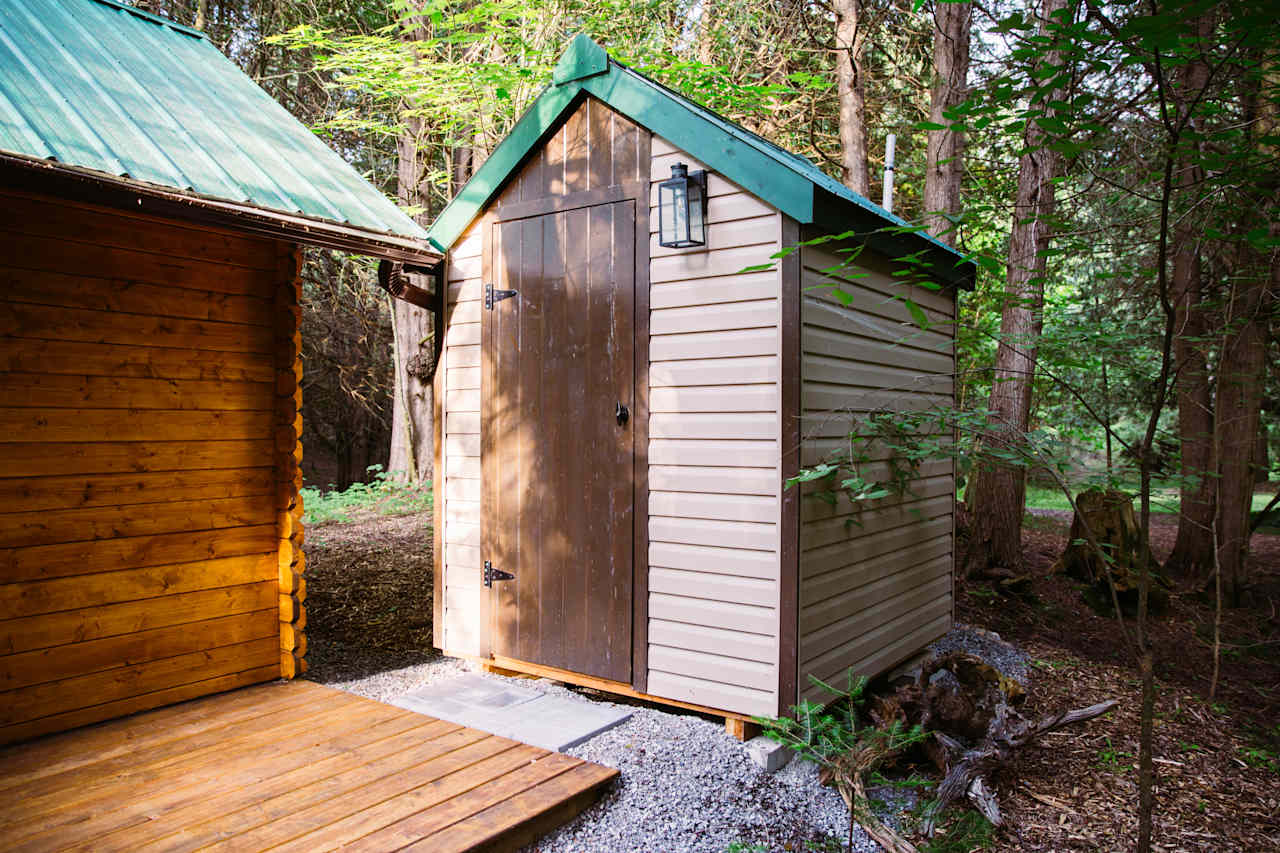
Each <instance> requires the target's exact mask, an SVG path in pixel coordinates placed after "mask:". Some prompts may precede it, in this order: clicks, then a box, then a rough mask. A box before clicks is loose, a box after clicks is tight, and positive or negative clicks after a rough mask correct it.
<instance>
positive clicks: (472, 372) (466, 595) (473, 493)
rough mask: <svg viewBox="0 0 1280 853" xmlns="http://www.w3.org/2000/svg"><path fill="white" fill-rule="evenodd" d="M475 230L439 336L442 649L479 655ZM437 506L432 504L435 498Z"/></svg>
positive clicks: (465, 242)
mask: <svg viewBox="0 0 1280 853" xmlns="http://www.w3.org/2000/svg"><path fill="white" fill-rule="evenodd" d="M482 227H483V220H480V221H477V222H476V224H474V225H472V226H471V228H470V229H469V230H468V231H467V232H466V234H464V235H463V236H462V238H461V239H460V240H459V241H458V243H457V245H455V246H454V247H453V250H452V251H451V252H450V253H449V264H448V274H447V280H448V288H449V308H448V311H449V316H448V319H447V321H446V322H447V329H448V331H447V332H446V334H445V346H444V359H443V362H442V363H441V364H440V369H441V370H443V371H444V372H445V374H444V405H443V406H442V407H441V411H442V412H443V413H444V428H443V431H442V433H441V441H442V444H443V447H442V450H441V456H442V458H443V462H444V470H443V471H442V472H438V475H437V480H438V481H441V482H443V483H444V488H443V489H442V490H441V491H442V495H443V500H444V505H443V507H442V510H443V517H444V647H445V649H447V650H448V651H449V652H452V653H454V654H467V655H475V654H479V653H480V633H481V631H482V629H483V624H482V618H483V613H484V608H483V607H482V606H481V604H482V600H481V592H482V590H483V587H482V586H481V584H480V563H481V558H480V311H481V306H482V305H483V292H482V291H483V287H484V285H483V283H482V281H481V276H482V273H483V270H482V266H481V264H482V246H483V240H482V230H481V229H482ZM437 499H439V497H438V498H437Z"/></svg>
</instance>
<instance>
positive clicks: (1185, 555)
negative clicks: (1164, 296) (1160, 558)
mask: <svg viewBox="0 0 1280 853" xmlns="http://www.w3.org/2000/svg"><path fill="white" fill-rule="evenodd" d="M1179 230H1181V228H1180V229H1179ZM1174 243H1175V245H1177V246H1178V249H1177V250H1176V252H1175V254H1174V257H1173V301H1174V308H1175V310H1176V311H1177V320H1176V322H1177V329H1178V336H1177V337H1176V338H1174V360H1175V362H1176V364H1177V366H1178V379H1177V393H1178V436H1179V440H1180V441H1181V443H1182V463H1181V466H1182V467H1181V474H1182V484H1181V486H1180V488H1179V492H1180V505H1181V510H1180V511H1179V514H1178V537H1177V539H1176V540H1175V542H1174V545H1173V552H1172V553H1171V554H1170V555H1169V560H1168V564H1167V568H1168V571H1169V572H1170V573H1171V574H1173V575H1177V576H1181V577H1183V578H1186V579H1188V580H1191V581H1196V582H1198V581H1202V580H1204V579H1205V578H1208V577H1209V576H1210V575H1211V574H1212V573H1213V515H1214V512H1215V507H1216V501H1217V490H1218V482H1217V478H1216V477H1215V476H1214V473H1215V470H1216V465H1217V462H1216V461H1215V460H1214V458H1213V457H1214V453H1213V400H1212V391H1211V388H1210V384H1209V367H1208V362H1207V359H1206V357H1205V352H1204V344H1205V339H1206V337H1207V334H1208V323H1207V322H1206V318H1205V308H1204V306H1203V304H1202V303H1201V300H1202V290H1201V288H1202V283H1201V271H1200V257H1199V253H1198V250H1197V246H1196V239H1195V237H1194V235H1187V234H1180V235H1179V236H1178V237H1177V238H1175V241H1174Z"/></svg>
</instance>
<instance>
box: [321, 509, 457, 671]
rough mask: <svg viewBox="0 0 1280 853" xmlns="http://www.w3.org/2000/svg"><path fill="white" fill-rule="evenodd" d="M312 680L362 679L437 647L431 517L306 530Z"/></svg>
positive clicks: (432, 654) (422, 657) (429, 654)
mask: <svg viewBox="0 0 1280 853" xmlns="http://www.w3.org/2000/svg"><path fill="white" fill-rule="evenodd" d="M306 540H307V541H306V544H305V548H306V554H307V573H306V578H307V645H308V651H307V663H308V665H309V667H310V671H309V672H308V674H307V677H308V678H309V679H311V680H313V681H319V682H321V683H325V682H334V681H347V680H351V679H355V678H362V677H364V676H367V675H371V674H373V673H376V672H383V671H386V670H389V669H399V668H401V667H406V666H413V665H414V664H419V663H424V662H426V661H429V660H432V659H434V658H437V657H439V652H437V651H436V650H435V649H434V648H432V640H431V618H432V610H431V607H432V595H431V588H432V586H431V584H432V581H431V513H429V512H426V513H417V514H413V515H402V516H393V517H366V518H363V519H361V520H358V521H353V522H350V523H330V524H323V525H316V526H314V527H308V528H307V531H306Z"/></svg>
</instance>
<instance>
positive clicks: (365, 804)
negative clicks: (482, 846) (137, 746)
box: [213, 737, 546, 853]
mask: <svg viewBox="0 0 1280 853" xmlns="http://www.w3.org/2000/svg"><path fill="white" fill-rule="evenodd" d="M476 747H486V748H488V749H489V750H492V751H493V753H494V754H490V755H488V756H485V757H481V754H480V752H479V750H477V751H476V752H475V753H471V751H470V750H468V749H461V750H458V751H457V752H455V753H452V754H450V755H446V756H444V757H443V758H440V759H437V760H435V761H431V762H428V763H427V764H425V765H423V766H421V767H419V768H415V771H416V772H414V773H410V774H401V775H400V776H397V777H393V779H392V780H390V781H391V782H392V783H393V785H395V787H394V789H393V790H392V792H391V793H390V795H389V796H388V795H387V793H386V788H385V787H384V786H381V785H378V786H372V787H374V788H379V787H382V788H383V791H382V792H381V793H380V792H377V791H373V792H370V793H369V794H366V793H365V792H363V791H362V792H360V794H362V795H363V796H360V795H357V797H356V798H352V799H357V800H358V801H359V802H360V804H361V805H360V807H359V808H358V809H352V808H351V805H352V801H351V799H349V800H348V801H346V802H344V803H341V804H337V806H338V809H339V810H341V811H345V815H344V816H343V817H342V818H340V819H338V820H335V821H331V822H328V823H326V824H321V825H318V826H317V828H316V829H313V830H312V831H311V832H308V833H307V834H306V835H301V836H298V837H296V838H294V839H292V840H291V841H289V843H287V844H282V845H280V846H279V847H276V848H272V849H273V850H277V851H279V853H286V851H292V853H313V851H314V853H319V851H322V850H333V849H335V848H337V847H341V846H343V845H347V844H350V843H352V842H354V841H357V840H358V839H360V838H363V837H364V836H366V835H368V834H369V833H371V832H376V831H378V830H379V829H382V828H383V827H385V826H387V825H388V824H392V823H395V822H396V821H398V820H400V819H402V818H404V817H407V816H409V815H411V814H414V813H416V812H419V811H422V810H423V809H426V808H430V807H431V806H434V805H436V804H437V803H442V802H445V801H446V800H448V799H450V798H451V797H455V796H457V795H458V794H461V793H464V792H466V791H468V790H470V789H471V788H474V787H476V786H478V785H483V784H485V783H486V782H489V781H491V780H493V779H498V778H501V777H502V776H504V775H505V774H507V773H512V772H514V771H516V770H518V769H519V768H521V767H523V766H524V765H526V764H529V763H530V762H532V761H534V760H536V759H537V758H539V757H540V756H542V755H545V754H546V750H542V749H538V748H537V747H533V746H525V745H523V744H518V743H516V742H515V741H509V740H507V739H506V738H499V737H490V738H487V739H485V740H483V741H481V742H480V743H478V744H476ZM213 849H217V848H213ZM229 849H235V850H244V849H247V848H244V847H239V846H233V847H231V848H229Z"/></svg>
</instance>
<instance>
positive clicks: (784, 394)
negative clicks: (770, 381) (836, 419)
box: [778, 214, 803, 717]
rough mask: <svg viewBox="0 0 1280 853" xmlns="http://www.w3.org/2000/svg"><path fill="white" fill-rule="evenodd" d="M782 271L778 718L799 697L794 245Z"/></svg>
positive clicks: (794, 228) (794, 233)
mask: <svg viewBox="0 0 1280 853" xmlns="http://www.w3.org/2000/svg"><path fill="white" fill-rule="evenodd" d="M780 216H781V218H782V239H781V243H782V247H783V248H784V249H785V248H788V247H791V246H799V243H800V224H799V223H798V222H796V221H795V220H794V219H792V218H791V217H790V216H787V215H786V214H780ZM778 265H779V267H781V274H782V300H781V301H782V306H781V312H782V317H781V322H780V323H779V326H778V333H779V334H778V338H779V341H778V352H779V354H780V357H781V365H780V366H779V374H780V375H779V382H778V393H779V397H780V399H779V406H778V415H779V421H780V424H779V427H780V437H781V447H780V448H779V451H780V453H781V470H780V471H779V472H778V473H779V477H778V480H779V489H780V490H781V493H780V494H779V498H778V511H779V515H780V518H779V524H778V532H779V535H780V537H781V542H780V543H779V551H778V557H779V583H778V716H779V717H783V716H789V715H790V713H791V706H792V705H794V704H795V703H796V702H797V701H799V698H798V695H797V690H798V677H799V675H798V669H799V649H798V647H797V638H798V636H799V617H800V610H799V591H800V488H799V486H795V487H793V488H790V489H788V488H786V487H785V484H786V482H787V480H789V479H790V478H792V477H794V476H796V475H797V474H799V473H800V443H801V441H802V440H803V437H802V435H801V429H800V427H801V418H800V415H801V411H800V392H801V387H802V386H801V372H800V365H801V347H800V343H801V342H800V298H801V296H800V276H801V267H802V264H801V252H800V251H799V249H797V250H796V251H793V252H792V253H791V254H789V255H787V256H786V257H785V258H783V259H782V260H781V261H779V264H778Z"/></svg>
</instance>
